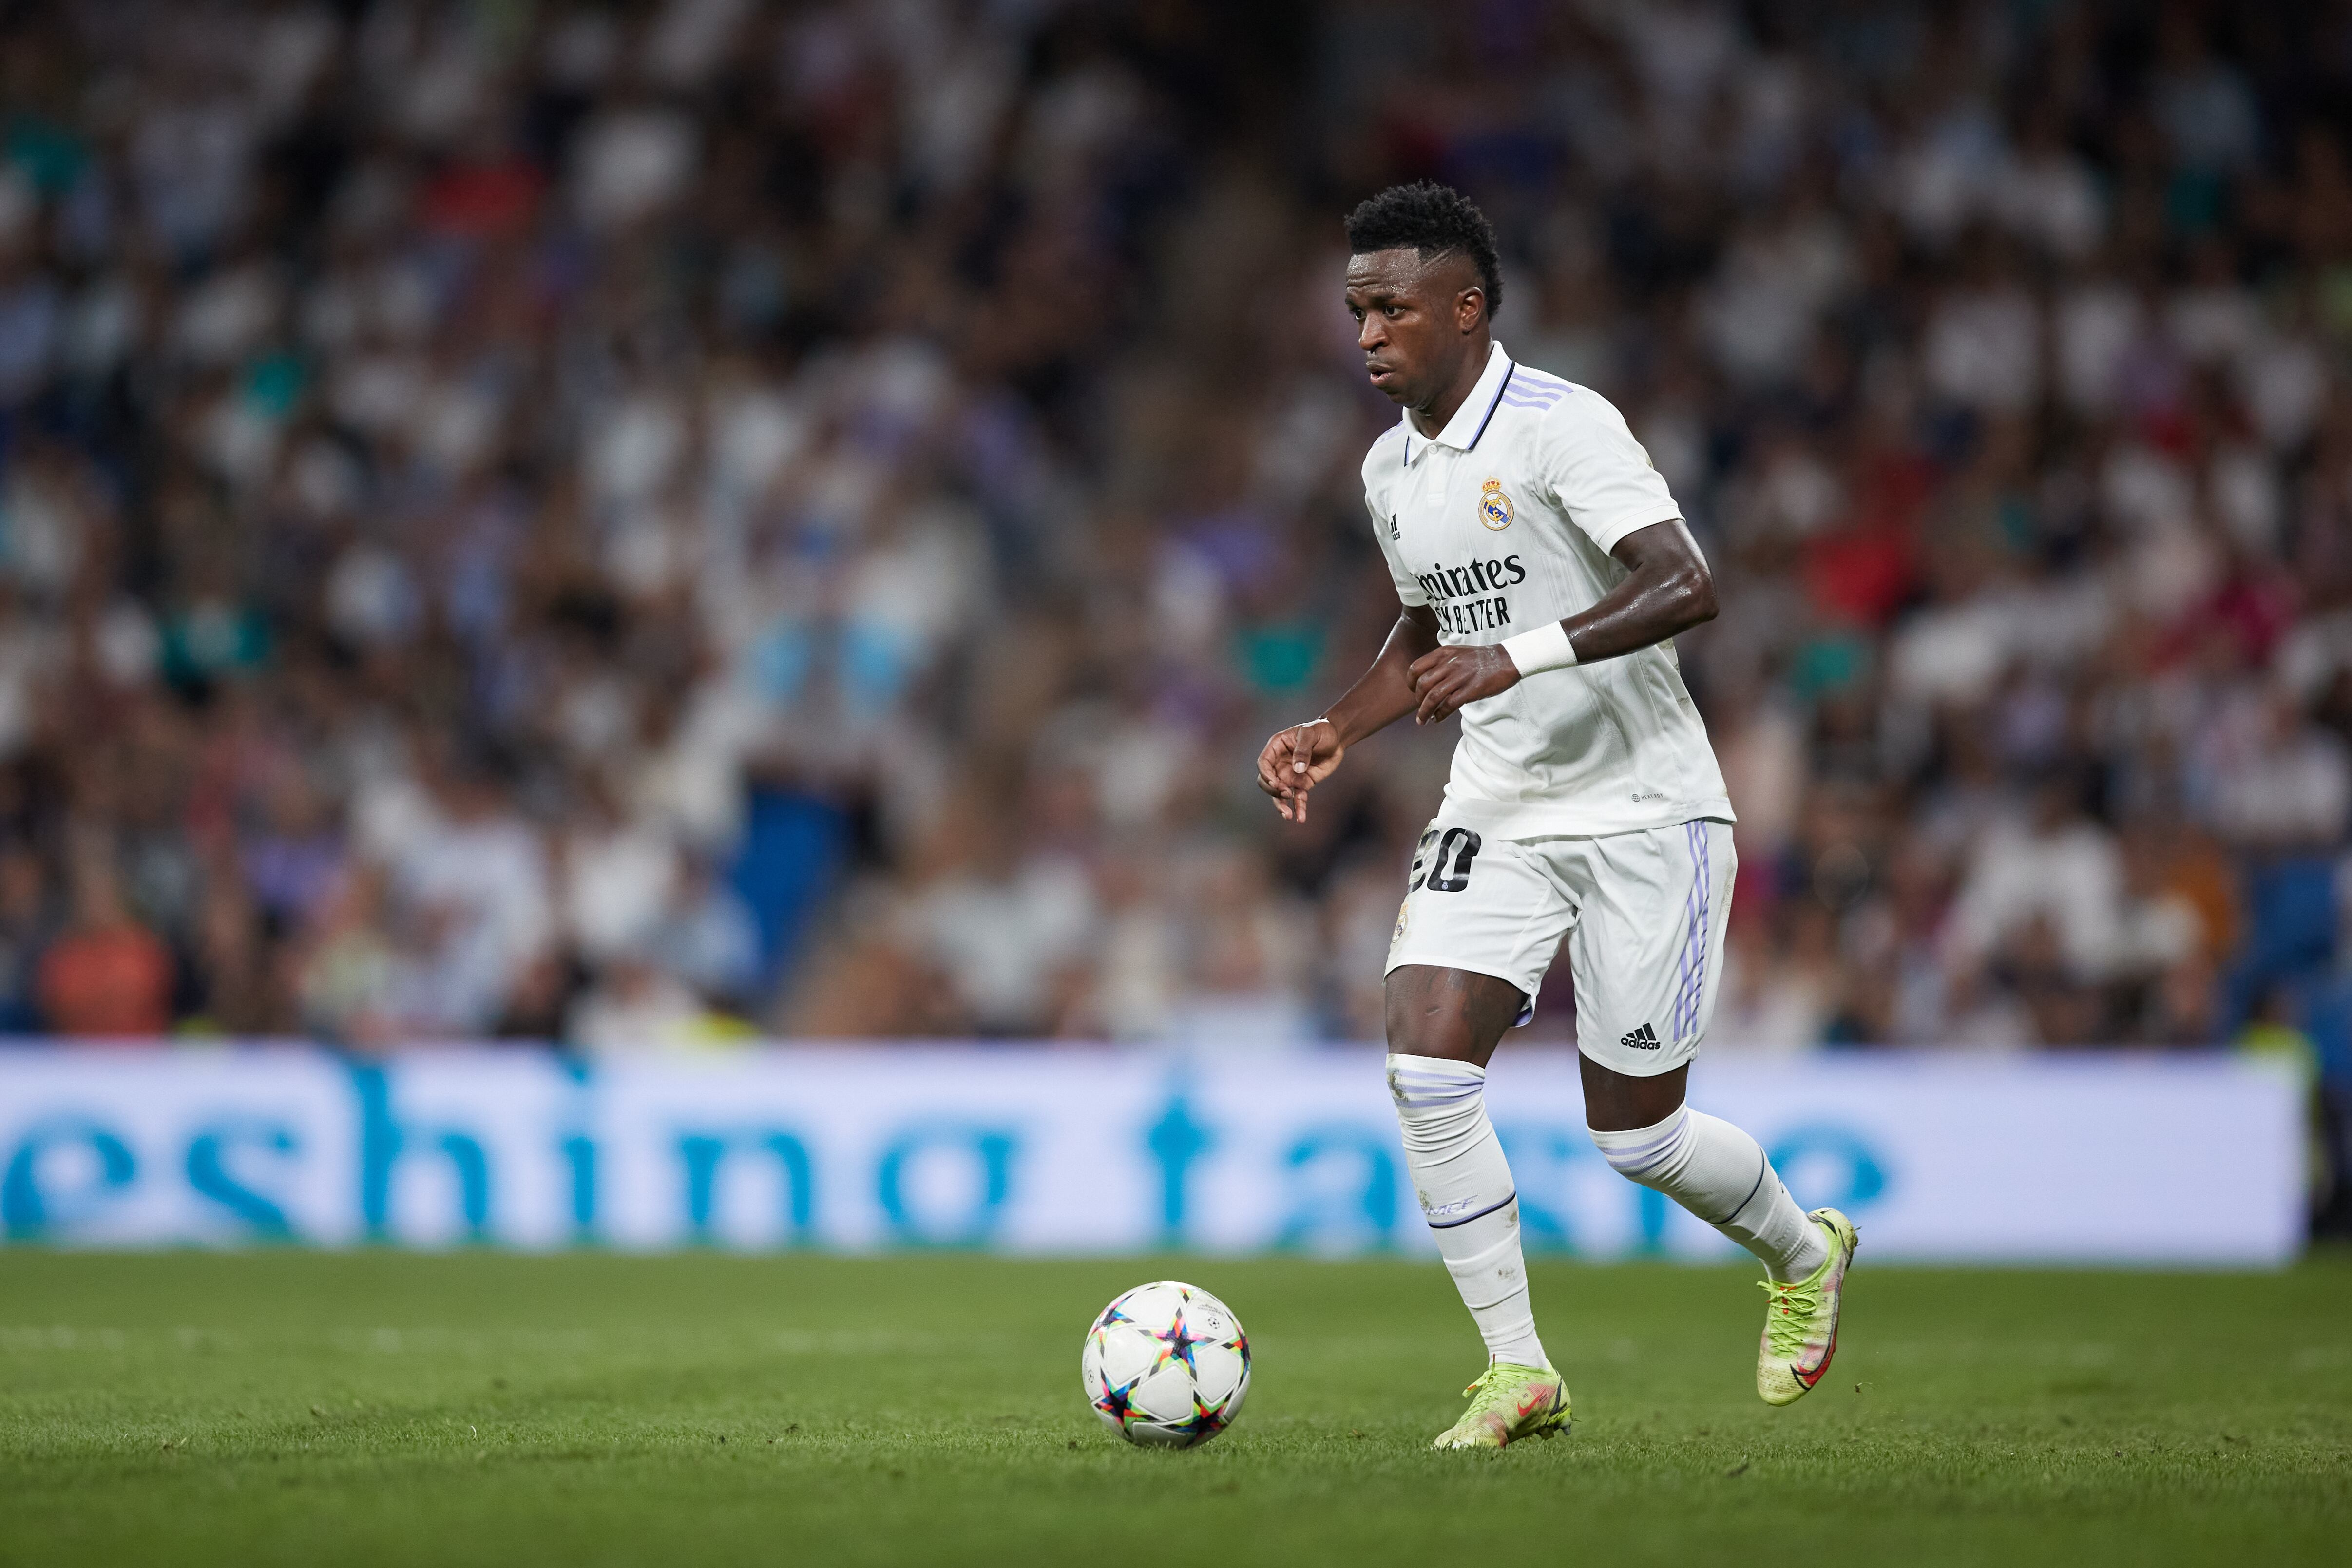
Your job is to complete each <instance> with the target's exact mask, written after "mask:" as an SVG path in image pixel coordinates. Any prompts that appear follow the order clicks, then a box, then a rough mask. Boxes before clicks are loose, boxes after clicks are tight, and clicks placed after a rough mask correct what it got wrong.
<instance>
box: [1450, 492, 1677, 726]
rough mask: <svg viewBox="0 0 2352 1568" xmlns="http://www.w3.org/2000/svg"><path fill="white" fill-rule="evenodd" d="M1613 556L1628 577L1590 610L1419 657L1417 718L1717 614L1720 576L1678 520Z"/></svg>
mask: <svg viewBox="0 0 2352 1568" xmlns="http://www.w3.org/2000/svg"><path fill="white" fill-rule="evenodd" d="M1609 553H1610V554H1612V555H1613V556H1615V557H1616V558H1617V560H1618V562H1619V563H1621V564H1622V565H1623V566H1624V567H1625V569H1626V570H1625V576H1624V578H1623V579H1622V581H1620V582H1619V583H1618V584H1617V585H1616V586H1615V587H1613V588H1612V589H1610V590H1609V592H1608V593H1606V594H1604V595H1601V598H1600V599H1599V600H1598V601H1596V602H1595V603H1594V604H1593V605H1592V607H1591V608H1590V609H1587V610H1581V611H1580V612H1578V613H1577V614H1575V615H1573V616H1569V617H1568V619H1566V620H1564V621H1561V622H1559V623H1558V624H1557V625H1553V626H1538V627H1537V628H1536V629H1535V630H1534V631H1532V632H1526V633H1522V634H1521V635H1519V636H1518V637H1510V638H1507V639H1506V640H1505V641H1502V642H1499V643H1491V644H1488V645H1487V646H1486V647H1461V646H1457V647H1441V648H1437V649H1435V650H1433V651H1432V652H1429V653H1426V654H1423V656H1422V657H1421V658H1418V659H1415V660H1414V661H1413V665H1412V670H1411V672H1410V674H1411V678H1412V689H1413V691H1414V693H1415V696H1416V697H1417V699H1418V701H1417V703H1416V711H1415V713H1414V715H1413V717H1414V719H1415V720H1416V721H1418V722H1420V723H1423V724H1435V723H1438V722H1440V721H1443V720H1444V719H1447V718H1450V717H1451V716H1452V715H1453V714H1454V710H1457V709H1459V708H1460V707H1461V706H1462V705H1463V704H1464V703H1465V702H1475V701H1477V700H1480V699H1481V698H1486V697H1494V696H1497V695H1499V694H1500V693H1502V692H1506V691H1508V690H1509V689H1511V688H1512V687H1514V686H1517V684H1518V683H1519V679H1520V677H1521V676H1523V675H1532V674H1534V673H1535V672H1536V671H1537V670H1539V669H1560V668H1566V667H1567V666H1569V665H1571V664H1591V663H1594V662H1596V661H1597V660H1600V659H1604V658H1616V657H1617V656H1618V655H1620V654H1627V653H1632V652H1633V650H1634V649H1636V648H1643V647H1649V646H1650V645H1651V644H1652V643H1655V642H1664V640H1665V639H1666V638H1668V637H1673V636H1674V635H1675V633H1676V632H1683V631H1688V630H1689V629H1690V628H1691V627H1693V626H1697V625H1699V624H1700V623H1701V622H1704V621H1711V620H1713V619H1715V578H1714V576H1713V574H1710V573H1709V572H1708V571H1707V569H1706V557H1705V556H1703V555H1701V554H1700V553H1699V552H1698V542H1697V541H1696V540H1694V539H1692V538H1691V536H1690V530H1689V529H1687V528H1685V527H1684V526H1683V522H1682V520H1681V519H1680V518H1675V519H1673V520H1671V521H1666V522H1654V523H1652V524H1651V525H1650V526H1649V527H1647V528H1637V529H1635V530H1634V531H1633V532H1631V533H1629V534H1627V535H1626V536H1625V537H1624V538H1622V539H1621V540H1619V541H1618V542H1617V547H1616V548H1615V549H1614V550H1612V551H1611V552H1609Z"/></svg>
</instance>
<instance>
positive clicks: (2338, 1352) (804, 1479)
mask: <svg viewBox="0 0 2352 1568" xmlns="http://www.w3.org/2000/svg"><path fill="white" fill-rule="evenodd" d="M1171 1276H1173V1277H1176V1278H1182V1279H1193V1280H1197V1281H1198V1282H1199V1283H1201V1284H1202V1285H1204V1286H1207V1287H1208V1288H1209V1289H1213V1290H1215V1291H1217V1292H1218V1293H1219V1294H1221V1295H1223V1297H1224V1298H1225V1299H1226V1300H1228V1301H1230V1302H1231V1303H1233V1305H1234V1309H1235V1310H1237V1311H1238V1312H1239V1313H1240V1314H1241V1316H1242V1319H1243V1321H1244V1323H1245V1324H1246V1325H1247V1326H1248V1328H1249V1331H1250V1335H1251V1342H1252V1346H1253V1348H1254V1350H1255V1355H1256V1370H1255V1382H1254V1385H1253V1387H1252V1391H1251V1394H1250V1400H1249V1406H1248V1409H1247V1410H1246V1412H1245V1413H1244V1415H1243V1416H1242V1418H1241V1420H1240V1422H1239V1423H1238V1424H1237V1425H1236V1426H1234V1428H1233V1430H1231V1431H1230V1432H1228V1433H1226V1434H1225V1435H1224V1436H1222V1437H1220V1438H1218V1439H1217V1440H1216V1441H1215V1442H1213V1443H1212V1444H1210V1445H1209V1446H1207V1447H1204V1448H1201V1449H1198V1450H1194V1451H1192V1452H1184V1453H1169V1452H1150V1451H1144V1450H1139V1449H1133V1448H1129V1447H1128V1446H1127V1445H1125V1444H1124V1443H1122V1442H1120V1441H1119V1440H1118V1438H1117V1437H1115V1436H1113V1435H1112V1434H1110V1433H1109V1432H1108V1431H1107V1430H1106V1429H1105V1428H1104V1427H1102V1426H1100V1425H1099V1424H1098V1423H1097V1421H1096V1420H1095V1418H1094V1416H1093V1415H1092V1414H1091V1413H1090V1412H1089V1411H1088V1410H1087V1407H1086V1405H1085V1404H1084V1402H1083V1399H1082V1397H1081V1395H1080V1394H1079V1392H1078V1379H1077V1362H1078V1343H1079V1340H1080V1337H1081V1335H1082V1334H1083V1332H1084V1331H1085V1328H1086V1325H1087V1322H1088V1321H1089V1320H1090V1319H1091V1318H1092V1316H1093V1314H1094V1313H1095V1312H1096V1311H1097V1310H1098V1309H1099V1308H1100V1307H1101V1305H1102V1303H1103V1302H1104V1301H1106V1300H1109V1298H1110V1297H1111V1296H1112V1295H1114V1294H1116V1293H1117V1292H1118V1290H1119V1289H1123V1288H1125V1287H1127V1286H1129V1285H1133V1284H1137V1283H1139V1282H1140V1281H1142V1280H1145V1279H1156V1278H1165V1277H1171ZM1748 1278H1749V1277H1748V1274H1747V1272H1745V1271H1732V1272H1726V1271H1718V1270H1705V1269H1692V1268H1671V1267H1664V1266H1659V1267H1647V1266H1643V1267H1625V1268H1592V1267H1581V1266H1577V1265H1572V1264H1547V1265H1540V1266H1538V1268H1537V1269H1536V1279H1535V1289H1536V1302H1537V1307H1538V1312H1539V1313H1540V1315H1541V1320H1542V1325H1543V1328H1544V1331H1545V1333H1546V1342H1547V1344H1548V1346H1549V1349H1550V1350H1551V1351H1552V1353H1553V1357H1554V1359H1555V1360H1556V1361H1557V1362H1558V1363H1559V1365H1560V1367H1561V1369H1562V1370H1563V1371H1565V1372H1566V1373H1568V1376H1569V1380H1570V1388H1571V1389H1572V1390H1573V1392H1574V1394H1575V1401H1576V1416H1577V1420H1576V1431H1575V1434H1574V1435H1573V1436H1570V1437H1568V1438H1566V1439H1562V1440H1559V1441H1554V1442H1549V1443H1527V1444H1522V1445H1520V1446H1518V1447H1513V1448H1511V1449H1509V1450H1507V1451H1506V1452H1504V1453H1501V1454H1496V1455H1450V1454H1448V1455H1441V1454H1433V1453H1430V1452H1428V1451H1427V1450H1426V1448H1425V1447H1424V1445H1426V1444H1427V1442H1428V1441H1429V1438H1430V1436H1431V1435H1432V1434H1433V1433H1434V1432H1436V1431H1438V1430H1439V1429H1440V1428H1442V1427H1443V1426H1445V1425H1446V1424H1447V1423H1448V1422H1449V1421H1451V1420H1452V1418H1453V1416H1454V1414H1455V1413H1456V1412H1457V1410H1458V1409H1459V1407H1460V1402H1459V1400H1458V1398H1457V1397H1456V1395H1455V1390H1457V1389H1458V1388H1459V1387H1460V1386H1461V1385H1462V1384H1464V1383H1465V1382H1466V1381H1467V1380H1468V1379H1469V1377H1470V1376H1471V1375H1473V1374H1474V1373H1475V1372H1476V1371H1477V1369H1478V1366H1479V1363H1480V1359H1481V1358H1480V1353H1479V1351H1478V1347H1477V1342H1476V1339H1475V1335H1474V1334H1473V1332H1472V1331H1471V1328H1470V1325H1469V1323H1468V1321H1467V1320H1466V1318H1465V1315H1464V1314H1463V1312H1462V1309H1461V1308H1460V1306H1459V1305H1458V1304H1457V1303H1456V1302H1455V1300H1454V1292H1453V1289H1452V1287H1451V1285H1450V1284H1449V1283H1448V1281H1447V1280H1446V1278H1445V1276H1444V1272H1443V1271H1442V1270H1441V1269H1440V1268H1438V1266H1437V1265H1436V1264H1434V1263H1429V1264H1418V1263H1402V1262H1399V1263H1363V1264H1331V1263H1311V1262H1304V1261H1285V1260H1253V1261H1246V1262H1239V1261H1227V1260H1219V1259H1203V1258H1183V1259H1164V1258H1163V1259H1126V1260H1111V1261H1087V1262H1052V1263H1035V1262H1013V1261H1005V1260H999V1259H992V1258H971V1257H960V1256H934V1257H920V1258H890V1259H880V1260H858V1259H844V1258H813V1257H781V1258H729V1257H717V1256H708V1255H696V1256H687V1257H672V1258H621V1257H609V1256H563V1257H552V1258H520V1257H509V1256H496V1255H487V1254H455V1255H444V1256H432V1257H418V1256H404V1255H397V1254H389V1253H358V1254H343V1255H332V1254H303V1253H256V1254H245V1255H226V1256H224V1255H214V1254H173V1255H163V1256H142V1257H121V1256H102V1255H74V1254H54V1253H43V1252H25V1251H8V1252H0V1563H11V1564H13V1563H43V1564H54V1563H132V1562H157V1563H162V1562H169V1563H195V1564H202V1563H237V1564H240V1565H247V1564H268V1563H286V1564H299V1565H300V1568H317V1565H318V1564H320V1563H336V1564H352V1563H436V1564H456V1563H1013V1562H1019V1563H1064V1562H1068V1563H1121V1564H1134V1563H1187V1564H1202V1563H1206V1564H1212V1565H1222V1564H1224V1563H1283V1564H1286V1565H1291V1564H1318V1563H1349V1564H1358V1563H1414V1564H1419V1563H1475V1562H1486V1561H1491V1562H1494V1563H1578V1562H1586V1563H1599V1562H1608V1563H1612V1564H1616V1563H1662V1564H1673V1565H1674V1568H1691V1565H1693V1564H1700V1563H1732V1562H1738V1563H1745V1564H1751V1565H1752V1564H1759V1563H1783V1562H1786V1563H1807V1564H1812V1565H1819V1564H1822V1563H1854V1562H1861V1563H1883V1562H1899V1563H1904V1564H1905V1565H1906V1568H1916V1565H1921V1564H1931V1563H1992V1562H2003V1563H2067V1564H2069V1565H2070V1568H2085V1565H2088V1564H2095V1563H2133V1564H2139V1563H2174V1562H2179V1563H2192V1562H2194V1563H2218V1562H2223V1561H2228V1562H2231V1563H2322V1562H2326V1563H2341V1562H2345V1561H2347V1560H2352V1264H2347V1261H2346V1260H2344V1259H2341V1258H2336V1259H2324V1260H2321V1261H2318V1262H2315V1263H2311V1264H2306V1265H2305V1266H2304V1267H2302V1268H2298V1269H2296V1270H2294V1271H2293V1272H2291V1273H2287V1274H2284V1275H2276V1276H2264V1277H2246V1276H2221V1275H2155V1274H2114V1273H2107V1274H2090V1273H2059V1272H2034V1273H1991V1272H1979V1273H1945V1272H1927V1271H1923V1270H1913V1269H1899V1268H1884V1267H1882V1268H1872V1267H1871V1266H1870V1263H1869V1255H1868V1254H1867V1252H1865V1253H1864V1258H1863V1263H1862V1266H1861V1267H1860V1268H1858V1269H1857V1270H1856V1273H1855V1275H1854V1279H1853V1286H1852V1288H1851V1293H1850V1295H1849V1297H1848V1311H1847V1321H1846V1329H1845V1338H1844V1342H1843V1345H1842V1347H1841V1349H1840V1352H1839V1356H1838V1361H1837V1364H1836V1366H1835V1367H1834V1368H1833V1369H1832V1374H1831V1377H1830V1380H1829V1381H1828V1382H1827V1383H1825V1384H1824V1385H1823V1386H1822V1388H1820V1389H1818V1390H1816V1391H1815V1392H1814V1393H1813V1394H1812V1395H1811V1397H1810V1398H1808V1399H1806V1400H1804V1401H1803V1402H1802V1403H1801V1404H1799V1405H1796V1406H1794V1407H1792V1408H1790V1409H1789V1410H1784V1411H1772V1410H1768V1409H1766V1408H1765V1407H1764V1406H1763V1405H1761V1404H1759V1402H1758V1401H1757V1399H1756V1396H1755V1394H1754V1392H1753V1388H1752V1377H1753V1355H1754V1351H1753V1345H1754V1342H1755V1335H1756V1331H1757V1324H1758V1322H1759V1317H1758V1312H1759V1307H1760V1301H1759V1293H1758V1292H1757V1290H1756V1289H1755V1287H1754V1286H1753V1285H1752V1284H1751V1283H1749V1282H1748Z"/></svg>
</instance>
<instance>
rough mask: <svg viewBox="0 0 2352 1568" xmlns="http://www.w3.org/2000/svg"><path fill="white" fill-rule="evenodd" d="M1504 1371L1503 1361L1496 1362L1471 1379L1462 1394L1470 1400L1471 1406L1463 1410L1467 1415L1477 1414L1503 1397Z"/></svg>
mask: <svg viewBox="0 0 2352 1568" xmlns="http://www.w3.org/2000/svg"><path fill="white" fill-rule="evenodd" d="M1502 1371H1503V1363H1501V1362H1496V1363H1494V1364H1493V1365H1492V1366H1489V1367H1488V1368H1487V1369H1486V1371H1484V1372H1482V1373H1479V1374H1478V1375H1477V1376H1476V1377H1475V1378H1473V1379H1471V1381H1470V1386H1469V1387H1467V1388H1465V1389H1464V1390H1463V1391H1462V1396H1463V1397H1464V1398H1465V1399H1467V1400H1468V1401H1470V1408H1469V1409H1467V1410H1465V1411H1464V1412H1463V1414H1464V1415H1476V1414H1477V1413H1478V1412H1479V1411H1481V1410H1483V1409H1485V1408H1486V1406H1487V1405H1492V1404H1494V1403H1495V1402H1496V1399H1498V1398H1500V1397H1501V1395H1502V1392H1503V1379H1502V1375H1501V1374H1502Z"/></svg>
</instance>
